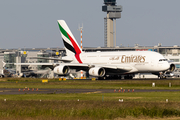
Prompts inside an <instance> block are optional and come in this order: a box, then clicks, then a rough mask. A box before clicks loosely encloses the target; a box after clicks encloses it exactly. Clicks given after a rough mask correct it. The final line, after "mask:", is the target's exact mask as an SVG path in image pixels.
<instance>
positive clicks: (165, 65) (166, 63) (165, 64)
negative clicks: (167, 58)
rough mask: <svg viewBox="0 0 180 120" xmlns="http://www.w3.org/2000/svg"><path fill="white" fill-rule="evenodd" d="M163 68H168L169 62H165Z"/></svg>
mask: <svg viewBox="0 0 180 120" xmlns="http://www.w3.org/2000/svg"><path fill="white" fill-rule="evenodd" d="M163 68H164V70H168V69H169V68H170V64H169V63H168V62H165V63H164V65H163Z"/></svg>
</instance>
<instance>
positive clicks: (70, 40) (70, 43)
mask: <svg viewBox="0 0 180 120" xmlns="http://www.w3.org/2000/svg"><path fill="white" fill-rule="evenodd" d="M58 25H59V29H60V33H61V36H62V39H63V43H64V46H65V50H66V53H67V56H72V55H75V56H79V54H80V53H82V50H81V48H80V47H79V45H78V43H77V41H76V39H75V38H74V36H73V34H72V33H71V31H70V29H69V27H68V26H67V24H66V22H65V21H64V20H58Z"/></svg>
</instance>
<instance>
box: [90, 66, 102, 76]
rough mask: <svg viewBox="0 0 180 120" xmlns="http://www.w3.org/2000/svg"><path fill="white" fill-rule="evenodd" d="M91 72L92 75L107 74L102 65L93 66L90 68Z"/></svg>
mask: <svg viewBox="0 0 180 120" xmlns="http://www.w3.org/2000/svg"><path fill="white" fill-rule="evenodd" d="M89 74H90V75H92V76H97V77H103V76H104V75H105V69H104V68H102V67H93V68H90V69H89Z"/></svg>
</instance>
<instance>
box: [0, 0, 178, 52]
mask: <svg viewBox="0 0 180 120" xmlns="http://www.w3.org/2000/svg"><path fill="white" fill-rule="evenodd" d="M117 5H122V6H123V12H122V14H121V19H117V21H116V29H117V37H116V38H117V43H116V45H117V46H120V45H121V44H122V45H123V46H134V44H139V45H141V46H155V45H157V44H158V43H162V45H163V46H173V45H179V46H180V42H179V41H180V23H179V22H180V14H179V11H180V7H179V5H180V0H148V1H147V0H117ZM102 6H103V0H89V1H88V0H76V1H75V0H2V1H1V4H0V15H1V17H0V18H1V19H0V41H1V43H0V48H3V49H11V48H48V47H60V48H62V47H64V46H63V42H62V38H61V35H60V32H59V28H58V24H57V20H58V19H64V20H65V21H66V23H67V24H68V26H69V27H70V29H71V31H72V33H73V34H74V37H75V38H76V40H77V41H78V43H80V31H78V27H79V24H80V25H81V24H82V23H83V27H84V28H83V46H84V47H98V46H101V47H103V46H104V17H106V13H105V12H102Z"/></svg>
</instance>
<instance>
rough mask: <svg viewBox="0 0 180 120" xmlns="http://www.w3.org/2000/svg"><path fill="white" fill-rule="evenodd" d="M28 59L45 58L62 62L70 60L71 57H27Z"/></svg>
mask: <svg viewBox="0 0 180 120" xmlns="http://www.w3.org/2000/svg"><path fill="white" fill-rule="evenodd" d="M29 59H46V60H57V61H62V62H72V61H73V60H72V59H67V58H66V59H63V58H61V59H60V58H49V57H29Z"/></svg>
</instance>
